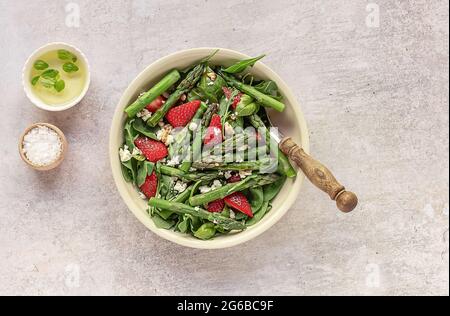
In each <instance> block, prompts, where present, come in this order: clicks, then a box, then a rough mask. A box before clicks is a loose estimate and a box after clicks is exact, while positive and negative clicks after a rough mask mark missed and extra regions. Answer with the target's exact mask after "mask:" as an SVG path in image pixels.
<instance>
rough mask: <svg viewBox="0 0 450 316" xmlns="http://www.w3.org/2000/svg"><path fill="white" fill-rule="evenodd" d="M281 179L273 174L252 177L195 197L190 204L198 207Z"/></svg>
mask: <svg viewBox="0 0 450 316" xmlns="http://www.w3.org/2000/svg"><path fill="white" fill-rule="evenodd" d="M278 179H279V176H278V175H275V174H271V175H264V176H260V175H252V176H249V177H247V178H245V179H244V180H242V181H239V182H236V183H229V184H226V185H224V186H223V187H220V188H218V189H216V190H213V191H210V192H207V193H203V194H199V195H194V196H192V197H191V198H190V199H189V204H191V205H193V206H197V205H203V204H206V203H209V202H212V201H215V200H219V199H223V198H224V197H227V196H229V195H230V194H233V193H235V192H239V191H243V190H246V189H249V188H253V187H259V186H263V185H266V184H270V183H273V182H275V181H277V180H278Z"/></svg>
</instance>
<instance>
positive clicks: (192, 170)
mask: <svg viewBox="0 0 450 316" xmlns="http://www.w3.org/2000/svg"><path fill="white" fill-rule="evenodd" d="M189 171H190V172H194V171H197V168H194V167H191V168H190V169H189Z"/></svg>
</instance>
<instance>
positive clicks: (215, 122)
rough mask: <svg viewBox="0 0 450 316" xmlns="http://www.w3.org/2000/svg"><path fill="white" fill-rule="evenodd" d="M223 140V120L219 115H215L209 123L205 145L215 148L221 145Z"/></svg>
mask: <svg viewBox="0 0 450 316" xmlns="http://www.w3.org/2000/svg"><path fill="white" fill-rule="evenodd" d="M222 140H223V135H222V123H221V119H220V116H219V115H218V114H214V115H213V116H212V118H211V123H209V127H208V129H207V130H206V135H205V140H204V144H205V145H209V146H215V145H217V144H220V143H221V142H222Z"/></svg>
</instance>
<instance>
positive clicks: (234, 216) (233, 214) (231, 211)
mask: <svg viewBox="0 0 450 316" xmlns="http://www.w3.org/2000/svg"><path fill="white" fill-rule="evenodd" d="M230 218H231V219H235V218H236V213H235V212H234V211H233V210H230Z"/></svg>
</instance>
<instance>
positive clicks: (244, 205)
mask: <svg viewBox="0 0 450 316" xmlns="http://www.w3.org/2000/svg"><path fill="white" fill-rule="evenodd" d="M224 200H225V204H226V205H228V206H230V207H232V208H234V209H235V210H238V211H239V212H242V213H244V214H245V215H248V216H249V217H253V212H252V207H251V205H250V203H249V202H248V200H247V198H246V197H245V195H244V194H243V193H242V192H236V193H233V194H231V195H229V196H227V197H226V198H225V199H224Z"/></svg>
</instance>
